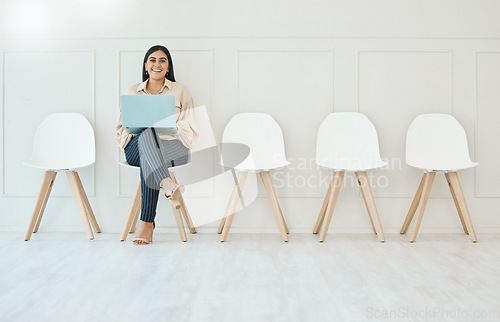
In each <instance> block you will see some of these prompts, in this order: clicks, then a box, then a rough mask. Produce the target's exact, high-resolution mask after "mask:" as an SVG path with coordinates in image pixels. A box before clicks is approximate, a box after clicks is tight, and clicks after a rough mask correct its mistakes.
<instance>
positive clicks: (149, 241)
mask: <svg viewBox="0 0 500 322" xmlns="http://www.w3.org/2000/svg"><path fill="white" fill-rule="evenodd" d="M155 227H156V224H155V222H154V221H153V231H154V230H155ZM136 241H137V242H138V241H141V242H142V243H136ZM132 242H133V243H134V245H147V244H150V243H152V242H153V236H152V235H151V240H149V239H147V238H142V237H135V238H134V239H133V240H132Z"/></svg>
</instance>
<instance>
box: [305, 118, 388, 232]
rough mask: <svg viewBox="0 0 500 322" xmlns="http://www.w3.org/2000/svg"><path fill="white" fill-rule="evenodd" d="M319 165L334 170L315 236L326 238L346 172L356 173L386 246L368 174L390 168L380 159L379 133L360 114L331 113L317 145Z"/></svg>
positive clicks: (370, 215) (374, 225) (376, 226)
mask: <svg viewBox="0 0 500 322" xmlns="http://www.w3.org/2000/svg"><path fill="white" fill-rule="evenodd" d="M316 163H317V164H318V165H320V166H323V167H326V168H330V169H333V178H332V181H331V183H330V186H329V187H328V192H327V194H326V197H325V199H324V201H323V206H322V207H321V210H320V213H319V216H318V220H317V221H316V226H315V227H314V230H313V233H314V234H317V233H318V232H319V230H320V229H321V233H320V237H319V241H320V242H323V241H324V240H325V238H326V234H327V232H328V228H329V227H330V221H331V219H332V215H333V209H334V207H335V203H336V202H337V197H338V195H339V192H340V187H341V185H342V181H343V179H344V174H345V172H346V171H347V172H355V174H356V178H357V182H358V185H359V188H360V190H361V193H362V195H363V199H364V201H365V206H366V209H367V210H368V216H369V217H370V221H371V223H372V227H373V231H374V232H375V233H376V234H377V236H378V239H379V240H380V242H384V241H385V238H384V233H383V231H382V225H381V223H380V219H379V216H378V213H377V208H376V207H375V201H374V199H373V194H372V191H371V188H370V182H369V181H368V177H367V175H366V170H370V169H376V168H380V167H383V166H385V165H387V162H384V161H382V160H381V158H380V152H379V145H378V136H377V130H376V129H375V127H374V126H373V124H372V123H371V122H370V120H369V119H368V118H367V117H366V116H364V115H363V114H361V113H350V112H344V113H332V114H330V115H328V116H327V117H326V119H325V120H324V121H323V123H321V125H320V127H319V130H318V138H317V144H316Z"/></svg>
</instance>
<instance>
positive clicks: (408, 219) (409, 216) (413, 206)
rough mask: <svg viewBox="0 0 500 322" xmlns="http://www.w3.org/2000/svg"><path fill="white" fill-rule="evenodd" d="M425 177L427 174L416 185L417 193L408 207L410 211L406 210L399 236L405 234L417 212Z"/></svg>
mask: <svg viewBox="0 0 500 322" xmlns="http://www.w3.org/2000/svg"><path fill="white" fill-rule="evenodd" d="M426 177H427V172H425V173H424V175H423V176H422V180H420V184H419V185H418V189H417V192H416V193H415V197H414V198H413V201H412V203H411V206H410V210H408V214H407V215H406V218H405V221H404V223H403V227H402V228H401V231H400V234H405V233H406V231H407V230H408V227H410V223H411V221H412V220H413V216H414V215H415V212H416V211H417V207H418V203H419V202H420V197H421V196H422V190H423V189H424V182H425V178H426Z"/></svg>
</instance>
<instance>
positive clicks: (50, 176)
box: [24, 171, 56, 241]
mask: <svg viewBox="0 0 500 322" xmlns="http://www.w3.org/2000/svg"><path fill="white" fill-rule="evenodd" d="M55 177H56V173H55V172H54V171H45V175H44V177H43V181H42V186H41V187H40V192H39V193H38V197H37V199H36V203H35V209H33V214H32V216H31V221H30V223H29V225H28V230H27V231H26V235H25V236H24V240H26V241H28V240H30V238H31V234H32V233H33V230H34V229H35V225H36V223H37V221H38V219H39V218H40V220H41V216H42V215H43V210H45V209H44V208H45V206H44V203H46V202H45V198H46V197H47V198H48V192H49V189H51V182H53V180H54V178H55ZM42 208H43V210H42Z"/></svg>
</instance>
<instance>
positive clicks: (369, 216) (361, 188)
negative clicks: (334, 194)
mask: <svg viewBox="0 0 500 322" xmlns="http://www.w3.org/2000/svg"><path fill="white" fill-rule="evenodd" d="M355 174H356V179H357V181H358V187H359V190H360V191H361V195H362V196H363V202H364V203H365V207H366V210H367V211H368V218H370V223H371V224H372V229H373V232H374V233H375V234H377V230H376V229H375V224H374V223H373V218H372V217H373V216H372V213H371V209H370V205H369V204H368V202H367V200H366V198H365V195H364V193H365V192H364V191H363V187H362V184H363V182H364V181H362V179H360V177H359V173H358V172H355ZM367 180H368V179H367ZM368 188H370V185H369V183H368ZM370 194H371V189H370ZM372 197H373V196H372ZM374 203H375V202H374Z"/></svg>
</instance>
